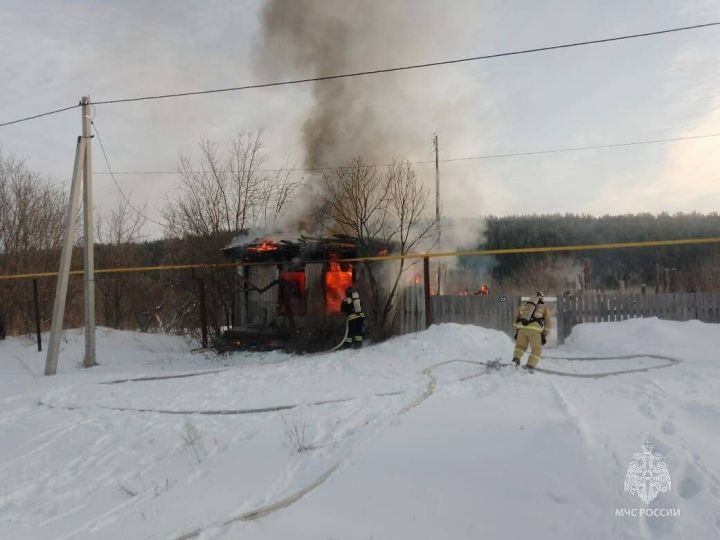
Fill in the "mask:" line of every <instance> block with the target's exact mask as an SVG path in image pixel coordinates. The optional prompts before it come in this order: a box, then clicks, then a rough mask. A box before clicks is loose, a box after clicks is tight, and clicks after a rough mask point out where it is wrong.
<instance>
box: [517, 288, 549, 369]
mask: <svg viewBox="0 0 720 540" xmlns="http://www.w3.org/2000/svg"><path fill="white" fill-rule="evenodd" d="M550 325H551V322H550V310H549V309H548V308H547V306H546V305H545V298H544V296H543V293H542V291H537V292H536V293H535V294H534V295H533V296H531V297H530V299H529V300H528V301H527V302H525V303H524V304H523V305H521V306H520V309H519V310H518V313H517V315H516V316H515V340H516V341H515V350H514V352H513V359H512V361H513V362H514V363H515V365H516V366H520V359H521V358H522V356H523V354H524V353H525V350H526V349H527V348H528V345H529V346H530V358H528V361H527V364H525V365H524V366H523V367H524V368H525V369H527V370H529V371H530V372H532V371H533V370H534V369H535V367H536V366H537V365H538V362H540V355H541V353H542V346H543V345H545V343H546V341H547V337H548V335H549V334H550Z"/></svg>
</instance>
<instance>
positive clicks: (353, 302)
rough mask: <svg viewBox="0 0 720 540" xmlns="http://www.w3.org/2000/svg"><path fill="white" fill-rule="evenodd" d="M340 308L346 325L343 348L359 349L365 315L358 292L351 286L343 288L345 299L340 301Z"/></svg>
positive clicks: (361, 341)
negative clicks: (346, 330)
mask: <svg viewBox="0 0 720 540" xmlns="http://www.w3.org/2000/svg"><path fill="white" fill-rule="evenodd" d="M340 309H341V311H342V312H343V313H344V314H345V315H346V316H347V327H348V332H347V336H346V337H345V343H343V348H346V349H347V348H349V347H352V348H354V349H359V348H360V347H362V343H363V323H364V322H365V315H364V314H363V311H362V306H361V305H360V294H359V293H358V292H357V291H356V290H355V289H353V288H352V287H348V288H347V289H345V299H344V300H343V301H342V304H341V305H340Z"/></svg>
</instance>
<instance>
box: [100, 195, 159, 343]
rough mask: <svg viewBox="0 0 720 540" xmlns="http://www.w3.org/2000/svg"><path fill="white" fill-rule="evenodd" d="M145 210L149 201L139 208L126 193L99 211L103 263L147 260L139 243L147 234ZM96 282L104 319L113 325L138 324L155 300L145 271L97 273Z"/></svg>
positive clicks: (118, 265) (118, 263)
mask: <svg viewBox="0 0 720 540" xmlns="http://www.w3.org/2000/svg"><path fill="white" fill-rule="evenodd" d="M145 211H146V205H143V206H142V207H141V208H140V209H139V210H136V207H134V206H133V205H132V202H131V200H130V195H129V194H128V195H127V197H126V196H124V195H123V196H122V197H120V196H119V197H118V198H117V200H116V202H115V206H114V207H112V208H111V209H110V210H109V211H107V212H102V211H100V212H98V218H97V226H96V231H97V240H98V242H99V244H100V245H99V246H98V249H97V255H98V257H97V258H98V263H99V264H100V265H101V266H102V267H109V268H114V267H121V266H136V265H141V264H143V263H144V260H143V256H144V254H143V251H142V248H141V246H140V245H139V244H138V243H139V242H140V241H141V240H142V239H143V237H144V235H143V227H144V226H145V225H146V223H147V218H146V217H145ZM96 283H97V287H98V289H99V291H100V300H101V301H100V304H101V307H102V310H103V315H104V321H103V322H104V324H106V325H108V326H111V327H113V328H131V327H135V326H136V323H137V321H138V317H139V316H140V314H141V313H144V312H146V311H147V310H148V307H147V301H148V300H151V301H153V300H155V299H154V298H152V297H153V296H155V295H154V294H153V295H148V291H149V288H150V285H151V282H150V280H149V279H148V277H147V276H146V275H134V276H130V275H128V274H98V276H97V277H96ZM149 297H150V298H149ZM155 301H156V300H155ZM141 326H142V325H141ZM144 329H145V330H146V329H147V328H144Z"/></svg>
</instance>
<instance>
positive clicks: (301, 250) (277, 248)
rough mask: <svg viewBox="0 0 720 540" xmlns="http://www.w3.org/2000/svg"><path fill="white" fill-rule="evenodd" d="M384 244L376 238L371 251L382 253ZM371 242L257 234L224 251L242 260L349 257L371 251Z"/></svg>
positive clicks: (279, 260)
mask: <svg viewBox="0 0 720 540" xmlns="http://www.w3.org/2000/svg"><path fill="white" fill-rule="evenodd" d="M383 247H384V245H383V244H382V243H380V242H372V244H371V246H370V248H371V249H370V250H369V251H370V252H372V253H379V252H380V251H381V250H382V249H383ZM367 248H368V246H365V248H364V249H362V250H361V249H360V244H359V242H358V241H357V240H356V239H355V238H353V237H351V236H346V235H340V234H335V235H332V236H326V237H321V238H319V237H311V236H301V237H300V238H298V239H297V240H272V239H261V238H256V239H255V240H253V241H252V242H249V243H246V244H241V245H237V244H236V245H231V246H228V247H226V248H225V249H223V250H222V251H223V253H224V254H225V255H226V256H227V257H229V258H231V259H233V260H235V261H239V262H272V261H277V262H296V263H297V262H312V261H324V260H328V259H331V258H338V259H346V258H353V257H358V256H360V251H364V252H368V249H367Z"/></svg>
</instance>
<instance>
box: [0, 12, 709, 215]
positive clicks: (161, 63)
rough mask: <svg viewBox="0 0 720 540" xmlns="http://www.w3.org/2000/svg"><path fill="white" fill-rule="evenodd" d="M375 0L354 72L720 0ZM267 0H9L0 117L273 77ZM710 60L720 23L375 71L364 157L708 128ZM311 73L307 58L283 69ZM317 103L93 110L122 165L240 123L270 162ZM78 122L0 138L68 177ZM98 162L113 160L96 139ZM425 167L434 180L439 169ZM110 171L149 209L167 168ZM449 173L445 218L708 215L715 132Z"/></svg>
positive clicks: (456, 167)
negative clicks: (268, 66) (374, 20)
mask: <svg viewBox="0 0 720 540" xmlns="http://www.w3.org/2000/svg"><path fill="white" fill-rule="evenodd" d="M296 1H302V0H296ZM328 1H330V0H328ZM368 1H374V0H368ZM338 2H340V0H335V2H333V4H334V5H337V3H338ZM377 2H378V5H382V8H381V9H379V10H378V14H379V15H378V17H379V18H380V19H382V20H379V21H378V24H377V25H376V26H375V25H374V26H373V28H372V29H371V31H367V32H357V33H355V34H353V38H352V40H351V43H350V48H351V50H350V51H348V54H347V63H348V65H347V66H345V69H344V70H345V71H355V70H362V69H372V68H378V67H386V66H392V65H398V64H405V63H418V62H427V61H434V60H443V59H448V58H455V57H465V56H474V55H480V54H489V53H495V52H502V51H509V50H514V49H523V48H531V47H539V46H545V45H553V44H560V43H565V42H572V41H581V40H588V39H597V38H603V37H609V36H615V35H621V34H628V33H638V32H645V31H652V30H658V29H664V28H671V27H676V26H686V25H692V24H698V23H704V22H710V21H717V20H720V2H717V1H715V2H712V1H705V0H689V1H673V0H662V1H658V0H647V1H634V0H603V1H600V0H596V1H582V0H573V1H552V0H550V1H543V2H537V1H531V0H528V1H524V2H523V1H510V0H498V1H469V0H461V1H448V0H437V1H435V0H406V1H400V0H391V1H389V2H382V1H381V0H377ZM317 3H318V2H315V4H317ZM262 6H263V2H261V1H256V0H245V1H235V2H221V1H208V0H204V1H197V2H193V1H181V0H168V1H159V0H155V1H153V2H142V1H104V2H99V1H95V2H92V1H79V0H78V1H70V0H68V1H31V0H0V74H1V75H0V122H2V121H7V120H12V119H14V118H16V117H20V116H25V115H27V114H34V113H38V112H42V111H45V110H48V109H53V108H58V107H63V106H67V105H72V104H74V103H76V102H77V101H78V100H79V98H80V97H81V96H82V95H86V94H88V95H90V96H91V97H92V98H93V99H94V100H103V99H110V98H118V97H132V96H139V95H144V94H156V93H168V92H178V91H193V90H202V89H210V88H216V87H227V86H235V85H242V84H247V83H254V82H265V81H267V80H270V77H271V75H270V74H269V72H268V70H265V69H263V66H262V65H261V64H262V62H263V55H262V54H260V53H261V52H262V51H261V50H260V49H261V48H262V43H263V41H262V32H261V10H262ZM371 45H372V46H371ZM719 68H720V28H718V27H713V28H708V29H701V30H694V31H689V32H681V33H675V34H669V35H663V36H658V37H651V38H642V39H636V40H631V41H624V42H618V43H611V44H604V45H592V46H588V47H581V48H575V49H567V50H562V51H556V52H549V53H540V54H532V55H525V56H516V57H510V58H502V59H496V60H489V61H483V62H474V63H467V64H460V65H455V66H447V67H438V68H433V69H427V70H421V71H415V72H411V73H410V72H408V73H396V74H392V75H379V76H376V77H375V78H376V79H377V80H374V81H373V82H372V89H373V92H372V93H371V94H369V95H368V96H366V97H365V98H364V101H363V106H364V107H365V108H366V109H367V110H372V111H373V112H374V113H375V114H376V115H377V116H379V117H383V116H387V115H391V118H392V123H391V124H389V123H388V122H378V123H377V125H371V126H369V129H370V130H372V129H375V128H376V129H377V130H378V134H377V135H378V137H379V138H382V139H383V140H384V141H388V142H386V143H385V144H384V151H386V153H387V155H384V156H381V155H375V156H372V158H373V159H377V160H382V161H388V160H391V159H392V158H394V157H405V158H408V159H410V160H427V159H432V144H431V137H432V133H433V132H437V133H438V134H439V137H440V148H441V158H456V157H464V156H471V155H478V154H495V153H510V152H526V151H534V150H543V149H552V148H562V147H568V146H577V145H601V144H608V143H616V142H626V141H635V140H643V139H659V138H669V137H683V136H689V135H701V134H709V133H717V132H720V100H719V96H720V90H719V89H720V69H719ZM300 71H302V70H300ZM303 75H308V76H313V75H316V73H302V72H299V71H298V70H297V69H296V70H290V71H288V73H287V74H283V73H280V74H277V73H276V74H275V76H277V77H278V78H281V79H282V78H288V77H297V76H303ZM356 80H357V79H356ZM357 81H358V83H357V84H360V85H362V84H368V85H369V84H370V83H368V82H367V81H365V82H362V81H360V80H357ZM383 85H387V86H386V88H383ZM368 88H370V86H368ZM378 90H380V91H378ZM311 102H312V97H311V87H310V86H308V85H298V86H292V87H279V88H272V89H264V90H251V91H243V92H237V93H230V94H214V95H208V96H196V97H184V98H177V99H169V100H164V101H151V102H141V103H126V104H117V105H105V106H98V107H97V110H96V118H95V122H96V125H97V127H98V129H99V130H100V133H101V135H102V138H103V142H104V143H105V145H106V147H107V150H108V153H109V157H110V160H111V164H112V166H113V169H115V170H118V171H132V170H174V169H175V167H176V163H177V159H178V156H179V154H180V153H181V152H185V153H188V152H193V151H194V150H195V148H196V146H197V143H198V141H199V140H200V139H202V138H204V137H210V138H212V139H214V140H216V141H217V142H218V143H219V144H220V145H221V146H223V145H225V144H227V143H228V142H229V140H230V139H231V138H232V136H233V134H235V133H237V132H239V131H241V130H252V129H258V128H262V129H264V130H265V140H266V145H267V150H268V152H269V154H270V158H269V165H282V164H284V163H286V162H287V163H289V164H290V165H291V166H293V165H294V166H302V165H303V159H304V152H303V147H302V126H303V123H304V121H305V120H306V118H307V116H308V114H310V106H311ZM79 129H80V112H79V110H72V111H69V112H66V113H62V114H60V115H56V116H52V117H48V118H43V119H39V120H35V121H32V122H27V123H23V124H18V125H14V126H9V127H4V128H0V148H2V150H3V152H4V153H12V154H15V155H17V156H19V157H22V158H24V159H26V160H27V163H28V164H29V166H30V167H31V168H33V169H35V170H38V171H40V172H42V173H44V174H47V175H48V176H50V177H52V178H53V179H54V180H55V181H58V182H67V179H68V177H69V176H70V173H71V168H72V161H73V152H74V144H75V137H76V136H77V135H78V134H79ZM381 130H382V131H383V133H380V131H381ZM368 133H370V134H372V133H373V132H372V131H369V132H368ZM366 135H367V133H366ZM327 165H336V163H328V164H327ZM94 170H95V171H104V170H106V169H105V163H104V161H103V160H102V156H101V154H100V152H99V149H98V150H96V151H95V154H94ZM418 171H419V172H420V173H421V175H422V177H423V178H424V179H425V180H426V181H427V182H428V184H429V185H430V184H431V182H432V178H433V172H432V168H431V167H429V166H426V165H419V166H418ZM118 178H119V180H120V182H121V183H122V186H123V188H124V189H125V190H126V191H127V192H130V193H132V197H133V200H134V201H136V202H137V203H140V202H141V201H143V202H144V201H146V202H147V205H148V213H149V214H150V216H151V217H154V218H158V217H159V214H158V209H159V208H160V207H161V205H162V204H163V203H164V201H165V200H166V198H167V196H168V194H169V193H171V192H172V190H173V187H174V185H175V182H176V180H175V179H174V177H172V176H158V175H155V176H119V177H118ZM441 178H442V185H443V187H442V191H443V207H444V210H445V213H446V214H447V215H450V216H476V215H481V214H496V215H506V214H516V213H531V212H534V213H546V212H578V213H592V214H605V213H620V212H641V211H650V212H661V211H669V212H678V211H683V212H687V211H693V210H697V211H701V212H710V211H717V210H719V209H720V137H718V138H710V139H701V140H695V141H687V142H678V143H673V144H659V145H648V146H634V147H628V148H620V149H606V150H594V151H586V152H575V153H569V154H551V155H545V156H525V157H513V158H502V159H492V160H480V161H460V162H454V163H443V164H442V165H441ZM95 186H96V187H95V192H96V200H97V205H98V206H99V207H100V208H101V209H102V208H103V207H108V206H110V205H111V204H112V203H113V201H114V200H115V198H116V197H117V192H116V190H115V188H114V186H113V184H112V182H111V179H110V178H109V177H108V176H103V175H97V176H96V177H95Z"/></svg>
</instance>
